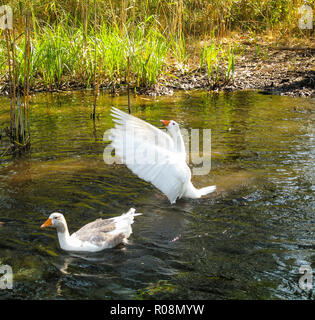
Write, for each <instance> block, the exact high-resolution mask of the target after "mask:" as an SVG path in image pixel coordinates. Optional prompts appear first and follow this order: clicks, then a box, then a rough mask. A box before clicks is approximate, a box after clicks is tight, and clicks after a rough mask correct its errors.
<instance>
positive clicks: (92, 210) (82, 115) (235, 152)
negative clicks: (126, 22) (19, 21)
mask: <svg viewBox="0 0 315 320" xmlns="http://www.w3.org/2000/svg"><path fill="white" fill-rule="evenodd" d="M9 105H10V104H9V100H8V99H7V98H5V97H2V98H0V128H3V127H4V126H7V125H8V123H9V118H8V115H9ZM92 105H93V95H92V93H90V92H86V91H82V92H81V91H78V92H63V93H53V94H51V93H49V94H37V95H34V96H32V97H31V117H30V121H31V150H30V152H29V153H28V154H25V155H23V156H19V157H18V156H16V157H12V155H5V156H4V157H2V158H1V159H0V221H1V222H2V224H1V225H0V266H1V265H9V266H11V268H12V271H13V288H12V289H0V299H313V298H314V290H312V289H311V290H305V289H303V288H301V287H300V285H299V279H300V278H301V277H302V276H303V274H301V273H300V272H299V271H300V267H301V266H309V267H311V268H314V267H315V264H314V260H315V256H314V248H315V242H314V240H315V238H314V220H315V219H314V207H315V202H314V198H315V197H314V191H315V187H314V178H315V170H314V160H315V144H314V137H315V132H314V113H315V109H314V106H315V100H314V99H305V98H291V97H282V96H271V95H262V94H259V93H258V92H254V91H244V92H235V93H230V94H208V93H207V92H202V91H192V92H179V93H176V94H175V95H174V96H172V97H157V98H151V97H139V96H138V97H132V99H131V105H132V113H133V114H134V115H135V116H137V117H139V118H141V119H144V120H146V121H148V122H149V123H151V124H153V125H155V126H158V127H159V128H162V124H161V123H160V121H159V120H160V119H167V120H168V119H174V120H176V121H177V122H178V123H179V124H180V126H181V128H183V129H185V132H186V133H188V134H189V133H190V132H192V131H193V130H191V129H194V130H195V131H196V130H197V132H199V134H200V141H201V142H202V141H203V139H202V137H203V136H202V134H203V132H206V131H207V132H208V133H209V132H210V130H211V144H209V141H208V142H207V143H206V144H205V146H206V148H207V150H203V151H204V152H208V151H209V152H210V150H211V170H210V171H209V170H208V171H209V172H206V173H204V174H201V175H194V176H193V179H192V180H193V183H194V185H195V186H197V187H204V186H207V185H213V184H215V185H217V191H216V192H215V193H213V194H211V195H210V196H208V197H206V198H204V199H198V200H182V199H181V200H179V201H177V202H176V204H175V205H171V204H170V203H169V202H168V201H167V199H166V198H165V197H164V196H163V195H162V194H161V193H160V192H159V191H158V190H157V189H155V188H154V187H153V186H152V185H150V184H149V183H146V182H144V181H142V180H140V179H139V178H137V177H136V176H135V175H133V174H132V173H131V172H130V171H129V170H128V169H127V168H126V167H125V166H124V165H121V164H117V163H116V164H111V163H108V161H104V158H103V151H104V149H105V148H107V147H108V145H109V141H108V140H107V139H106V137H105V140H104V139H103V136H104V133H105V132H106V131H107V130H108V129H110V128H111V127H112V126H113V122H112V120H111V117H110V114H109V110H110V108H111V106H115V107H117V108H119V109H121V110H124V111H127V97H126V96H116V97H113V96H111V95H109V94H107V93H102V94H101V95H100V96H99V97H98V106H97V110H96V111H97V115H98V117H97V119H96V120H95V122H93V121H92V120H91V119H90V112H91V110H92ZM205 129H207V130H205ZM191 145H192V143H191ZM202 146H203V145H202V144H201V143H200V149H201V147H202ZM7 147H8V140H7V138H6V137H2V140H0V155H1V154H2V153H3V152H4V151H5V150H6V149H7ZM188 147H189V144H188ZM188 151H189V152H190V156H191V159H192V158H193V157H194V156H196V150H194V151H192V150H190V149H188ZM197 154H198V150H197ZM201 155H202V154H201ZM190 162H191V163H190V165H191V167H192V169H194V168H196V167H197V166H196V164H195V163H193V162H192V160H191V161H190ZM131 207H134V208H136V210H137V211H138V212H142V213H143V215H142V216H138V217H136V219H135V223H134V224H133V234H132V235H131V236H130V239H129V242H128V244H126V245H120V246H118V247H116V248H114V249H110V250H105V251H103V252H100V253H97V254H79V253H76V254H73V253H67V252H64V251H62V250H61V249H60V248H59V244H58V242H57V234H56V231H55V230H54V229H41V228H40V225H41V224H42V223H43V222H44V221H45V220H46V219H47V217H48V215H49V214H50V213H51V212H55V211H58V212H62V213H63V214H64V215H65V217H66V219H67V222H68V226H69V230H70V233H71V232H74V231H76V230H77V229H78V228H80V227H81V226H82V225H83V224H86V223H88V222H90V221H93V220H94V219H97V218H99V217H103V218H110V217H113V216H116V215H120V214H122V213H123V212H126V211H127V210H128V209H129V208H131ZM0 276H1V274H0ZM0 281H1V278H0ZM314 281H315V280H313V288H314Z"/></svg>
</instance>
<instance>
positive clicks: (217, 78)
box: [200, 41, 235, 87]
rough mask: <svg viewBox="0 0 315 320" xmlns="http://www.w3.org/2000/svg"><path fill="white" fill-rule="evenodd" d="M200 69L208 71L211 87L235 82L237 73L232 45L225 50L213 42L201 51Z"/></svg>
mask: <svg viewBox="0 0 315 320" xmlns="http://www.w3.org/2000/svg"><path fill="white" fill-rule="evenodd" d="M200 68H201V69H206V72H207V75H208V79H209V85H210V86H212V87H216V86H219V85H220V84H221V83H222V84H227V83H228V82H230V81H231V80H233V76H234V71H235V53H234V48H233V47H232V46H231V45H230V46H229V47H228V48H225V47H223V46H222V45H221V44H220V43H219V44H216V42H215V41H211V42H210V44H209V45H205V46H204V47H203V48H202V49H201V54H200Z"/></svg>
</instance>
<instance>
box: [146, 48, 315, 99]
mask: <svg viewBox="0 0 315 320" xmlns="http://www.w3.org/2000/svg"><path fill="white" fill-rule="evenodd" d="M175 75H176V76H177V79H173V78H172V79H169V80H168V81H166V82H165V85H164V86H158V88H157V90H156V92H154V91H152V92H151V94H156V93H158V94H163V93H164V94H165V93H167V92H168V91H169V92H171V91H172V90H174V89H183V90H189V89H205V88H207V89H210V90H215V91H233V90H242V89H258V90H261V91H262V92H264V93H266V94H279V95H287V96H302V97H315V49H308V48H295V49H294V48H277V49H275V48H263V49H261V50H260V52H259V53H258V52H257V49H255V48H250V47H249V48H247V50H246V51H245V52H244V53H243V54H242V55H240V56H237V57H236V63H235V73H234V79H233V80H231V81H230V82H229V83H227V84H225V83H221V84H219V85H218V86H212V85H210V84H209V81H208V77H207V75H206V73H205V72H204V71H203V70H200V69H196V70H195V71H194V72H191V73H187V74H179V73H177V74H175Z"/></svg>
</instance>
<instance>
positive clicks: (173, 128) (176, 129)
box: [160, 120, 180, 136]
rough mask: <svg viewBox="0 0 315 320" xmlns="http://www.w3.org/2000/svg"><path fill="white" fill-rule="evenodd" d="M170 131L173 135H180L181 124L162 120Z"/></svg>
mask: <svg viewBox="0 0 315 320" xmlns="http://www.w3.org/2000/svg"><path fill="white" fill-rule="evenodd" d="M160 121H161V122H162V123H163V124H164V125H165V127H166V129H167V130H168V132H169V133H170V134H171V135H172V136H175V135H178V134H179V133H180V129H179V124H178V123H177V122H176V121H174V120H160Z"/></svg>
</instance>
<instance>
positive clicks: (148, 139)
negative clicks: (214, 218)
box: [110, 107, 216, 204]
mask: <svg viewBox="0 0 315 320" xmlns="http://www.w3.org/2000/svg"><path fill="white" fill-rule="evenodd" d="M111 111H112V113H111V115H112V116H113V121H114V122H115V127H114V128H112V129H111V135H110V139H111V141H112V142H111V145H112V146H113V147H114V148H115V154H116V155H118V156H119V157H120V158H121V159H122V161H123V163H124V164H125V165H126V166H127V167H128V168H129V169H130V170H131V171H132V172H133V173H134V174H136V175H138V177H140V178H141V179H143V180H145V181H148V182H151V183H152V184H153V185H154V186H155V187H156V188H158V189H159V190H160V191H162V192H163V193H164V194H165V195H166V196H167V197H168V199H169V201H170V202H171V203H172V204H173V203H175V202H176V200H177V199H180V198H182V197H186V198H193V199H197V198H201V197H202V196H204V195H206V194H209V193H211V192H213V191H214V190H215V189H216V186H209V187H205V188H201V189H196V188H195V187H194V186H193V184H192V183H191V171H190V168H189V167H188V165H187V163H186V151H185V145H184V140H183V137H182V135H181V133H180V129H179V125H178V124H177V123H176V122H175V121H174V120H171V121H168V120H161V122H162V123H163V124H164V125H165V126H166V128H167V130H168V132H169V133H170V135H168V134H167V133H165V132H163V131H162V130H160V129H158V128H156V127H154V126H152V125H150V124H149V123H147V122H145V121H143V120H141V119H138V118H136V117H134V116H132V115H130V114H127V113H125V112H123V111H121V110H119V109H117V108H114V107H113V108H112V110H111Z"/></svg>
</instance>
